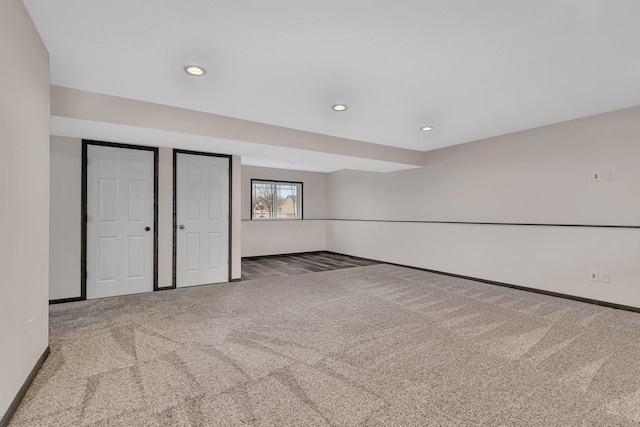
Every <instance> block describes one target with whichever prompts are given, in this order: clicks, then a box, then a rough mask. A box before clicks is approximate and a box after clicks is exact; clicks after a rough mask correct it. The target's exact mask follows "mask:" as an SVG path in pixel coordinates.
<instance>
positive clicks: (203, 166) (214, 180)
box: [176, 153, 229, 288]
mask: <svg viewBox="0 0 640 427" xmlns="http://www.w3.org/2000/svg"><path fill="white" fill-rule="evenodd" d="M176 225H177V229H176V287H178V288H181V287H186V286H196V285H204V284H209V283H221V282H227V281H228V280H229V158H228V157H215V156H206V155H194V154H185V153H176Z"/></svg>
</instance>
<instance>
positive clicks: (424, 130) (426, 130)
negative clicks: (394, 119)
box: [420, 126, 433, 132]
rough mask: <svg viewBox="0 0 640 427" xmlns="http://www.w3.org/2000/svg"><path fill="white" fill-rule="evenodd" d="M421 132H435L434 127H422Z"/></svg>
mask: <svg viewBox="0 0 640 427" xmlns="http://www.w3.org/2000/svg"><path fill="white" fill-rule="evenodd" d="M420 130H421V131H422V132H429V131H431V130H433V126H422V127H421V128H420Z"/></svg>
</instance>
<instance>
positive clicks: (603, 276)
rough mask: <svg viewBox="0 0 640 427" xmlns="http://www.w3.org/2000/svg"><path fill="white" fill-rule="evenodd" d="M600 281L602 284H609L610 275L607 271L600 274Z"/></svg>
mask: <svg viewBox="0 0 640 427" xmlns="http://www.w3.org/2000/svg"><path fill="white" fill-rule="evenodd" d="M600 281H601V282H602V283H609V281H611V275H610V274H609V272H608V271H603V272H601V273H600Z"/></svg>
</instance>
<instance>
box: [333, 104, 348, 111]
mask: <svg viewBox="0 0 640 427" xmlns="http://www.w3.org/2000/svg"><path fill="white" fill-rule="evenodd" d="M331 108H333V109H334V111H344V110H346V109H347V106H346V105H344V104H336V105H334V106H333V107H331Z"/></svg>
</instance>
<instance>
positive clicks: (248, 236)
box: [242, 166, 328, 257]
mask: <svg viewBox="0 0 640 427" xmlns="http://www.w3.org/2000/svg"><path fill="white" fill-rule="evenodd" d="M252 179H267V180H275V181H294V182H302V183H303V186H302V197H303V200H302V202H303V205H302V212H303V218H304V219H302V220H260V221H257V220H253V221H252V220H251V209H252V206H251V180H252ZM242 190H243V192H242V256H243V257H249V256H261V255H276V254H287V253H296V252H311V251H322V250H325V249H326V239H325V230H326V223H325V218H326V217H327V200H328V195H327V191H328V175H327V174H325V173H318V172H304V171H295V170H285V169H275V168H263V167H256V166H243V167H242Z"/></svg>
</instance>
